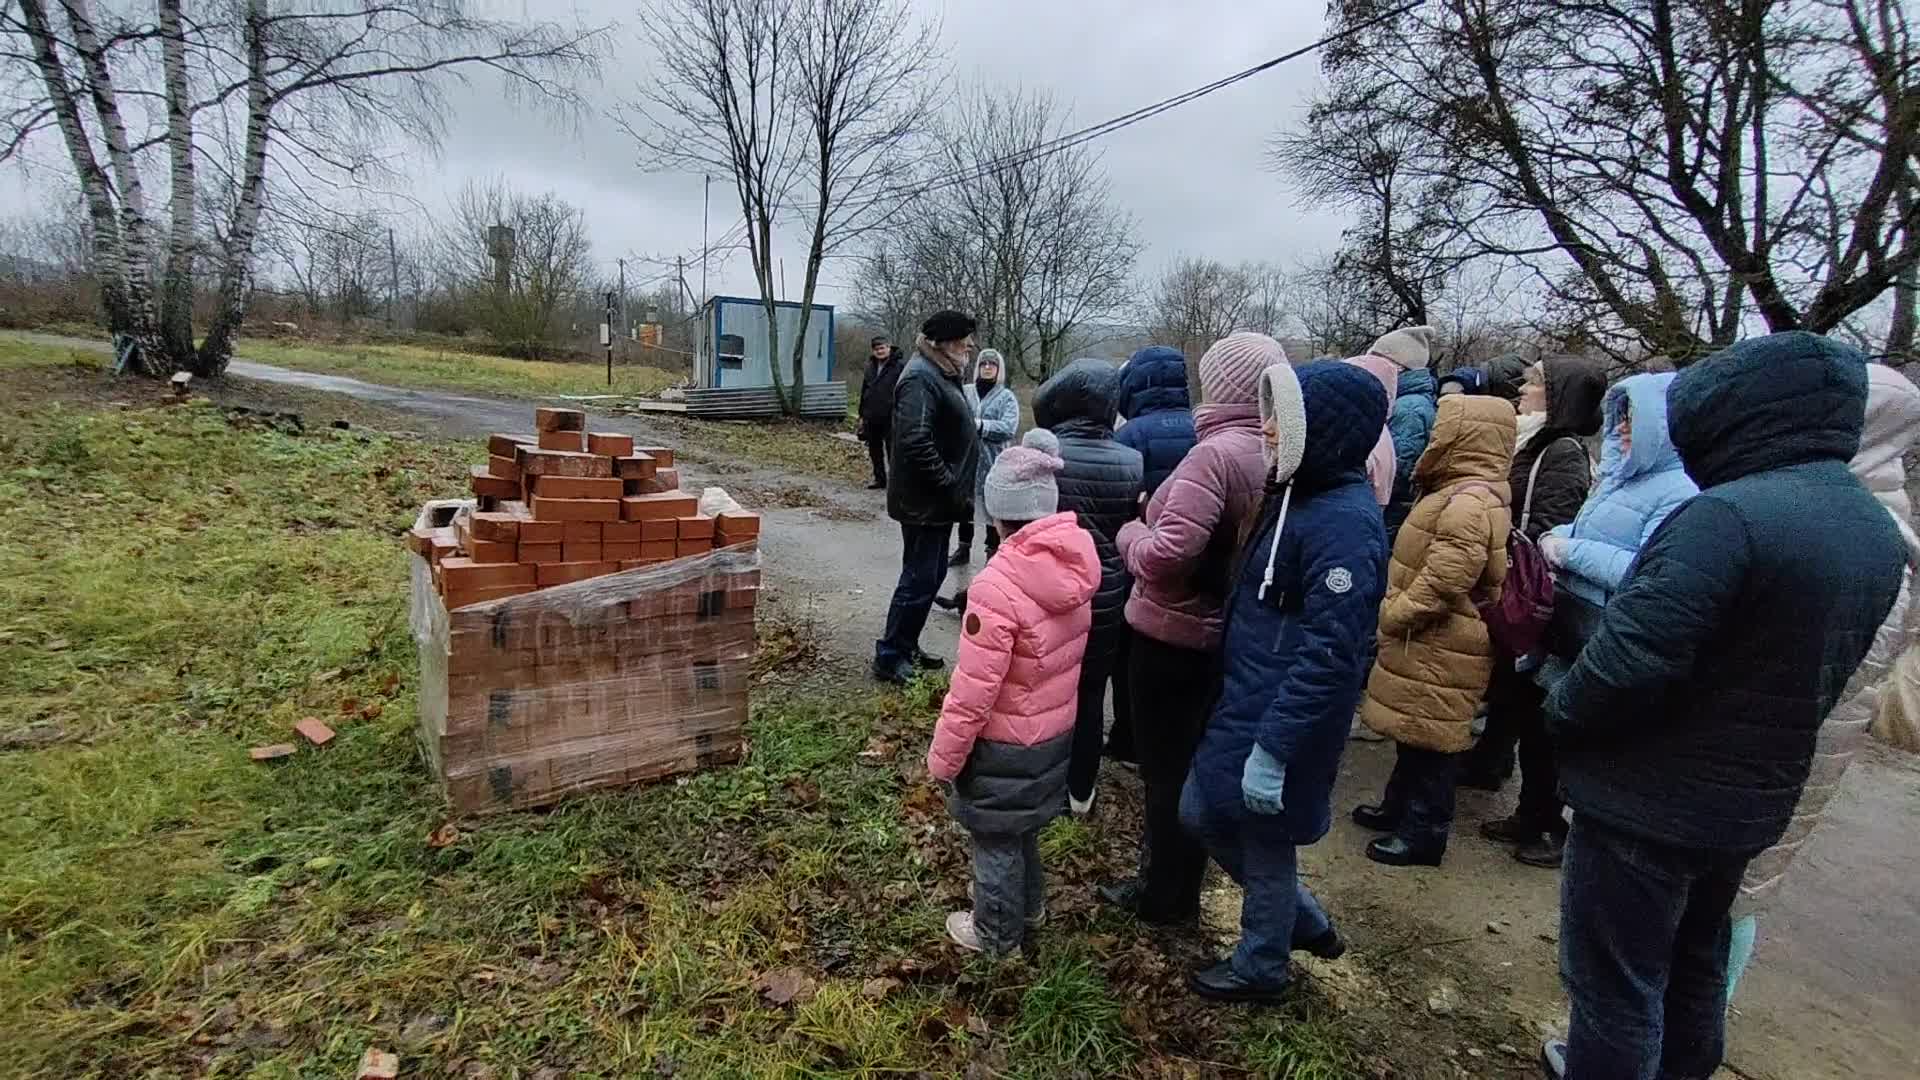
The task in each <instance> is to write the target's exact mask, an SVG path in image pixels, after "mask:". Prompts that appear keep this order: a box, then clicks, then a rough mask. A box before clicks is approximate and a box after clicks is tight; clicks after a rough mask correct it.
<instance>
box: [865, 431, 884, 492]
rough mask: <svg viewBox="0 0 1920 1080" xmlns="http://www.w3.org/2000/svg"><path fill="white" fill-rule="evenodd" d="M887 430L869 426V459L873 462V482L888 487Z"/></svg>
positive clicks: (867, 437) (867, 439) (867, 438)
mask: <svg viewBox="0 0 1920 1080" xmlns="http://www.w3.org/2000/svg"><path fill="white" fill-rule="evenodd" d="M887 434H888V432H887V429H886V428H876V427H874V426H873V425H872V424H868V425H867V434H866V436H865V442H866V444H867V459H868V460H870V461H872V462H873V482H874V483H876V484H879V485H880V486H881V487H886V486H887Z"/></svg>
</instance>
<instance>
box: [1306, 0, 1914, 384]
mask: <svg viewBox="0 0 1920 1080" xmlns="http://www.w3.org/2000/svg"><path fill="white" fill-rule="evenodd" d="M1377 9H1378V6H1377V5H1375V4H1373V3H1372V2H1371V0H1366V2H1339V3H1336V4H1335V5H1334V8H1333V16H1334V18H1335V20H1336V21H1340V22H1358V21H1360V20H1362V19H1364V18H1368V17H1370V16H1371V15H1372V14H1374V12H1375V11H1376V10H1377ZM1326 65H1327V70H1328V74H1329V78H1330V86H1331V88H1332V89H1331V90H1330V93H1332V94H1335V95H1339V94H1340V93H1341V92H1342V89H1343V88H1345V89H1346V90H1349V91H1351V93H1348V94H1347V96H1346V97H1344V98H1343V99H1342V104H1343V106H1344V107H1345V108H1347V109H1349V110H1351V111H1350V112H1349V114H1348V115H1349V116H1359V117H1364V118H1367V119H1368V120H1369V121H1377V122H1379V123H1381V124H1385V125H1387V126H1388V128H1389V129H1390V130H1395V131H1404V130H1410V131H1412V132H1413V133H1414V134H1415V136H1416V137H1415V138H1414V139H1413V141H1412V145H1413V146H1414V147H1415V148H1416V149H1417V151H1418V152H1415V153H1413V154H1411V155H1409V156H1408V157H1407V158H1406V159H1405V160H1404V162H1403V164H1404V167H1405V168H1406V169H1408V170H1410V173H1409V174H1407V175H1410V176H1411V178H1412V180H1413V181H1414V183H1415V184H1416V186H1429V187H1431V188H1432V189H1433V190H1435V191H1436V192H1438V193H1440V194H1442V195H1443V196H1444V197H1445V199H1446V200H1447V204H1448V205H1449V206H1450V207H1452V210H1451V218H1450V220H1449V221H1448V222H1447V224H1448V225H1450V226H1453V227H1455V228H1457V229H1458V230H1459V232H1458V235H1459V238H1460V239H1461V241H1462V242H1463V243H1464V244H1465V245H1466V251H1465V255H1466V256H1467V257H1469V258H1473V259H1475V260H1485V261H1493V262H1498V263H1502V264H1504V265H1505V266H1507V267H1509V268H1518V269H1520V270H1522V271H1524V272H1526V273H1528V274H1530V275H1531V276H1532V281H1533V285H1534V287H1535V288H1536V289H1538V290H1539V291H1540V292H1541V294H1542V295H1543V296H1544V297H1545V298H1546V302H1547V304H1548V306H1549V308H1552V309H1557V310H1558V311H1560V312H1561V313H1562V314H1563V316H1565V318H1564V320H1563V321H1564V322H1565V323H1566V324H1567V325H1570V326H1577V327H1580V328H1581V329H1582V332H1584V333H1590V334H1593V335H1594V336H1595V340H1596V342H1597V343H1600V344H1604V345H1606V346H1607V347H1608V348H1609V349H1610V350H1611V351H1613V352H1615V354H1616V355H1626V354H1629V353H1631V352H1633V351H1635V350H1642V351H1644V350H1648V349H1651V350H1657V351H1661V352H1666V353H1669V354H1672V355H1676V356H1681V357H1685V356H1689V355H1695V354H1698V353H1700V352H1702V351H1704V350H1708V349H1711V348H1715V347H1718V346H1721V345H1725V344H1727V343H1729V342H1731V341H1733V340H1735V339H1736V338H1737V337H1739V336H1740V335H1741V334H1742V333H1745V332H1747V331H1748V330H1749V329H1750V328H1752V327H1754V326H1764V327H1765V328H1767V329H1769V330H1788V329H1807V330H1813V331H1816V332H1826V331H1829V330H1833V329H1835V328H1837V327H1839V326H1841V325H1842V324H1843V323H1844V321H1845V320H1846V319H1847V318H1848V317H1849V316H1851V315H1852V314H1853V313H1854V312H1857V311H1859V310H1861V309H1862V308H1864V307H1866V306H1867V305H1870V304H1872V303H1873V302H1874V301H1875V300H1876V299H1877V298H1879V297H1881V296H1882V295H1884V294H1885V293H1886V292H1887V291H1888V290H1890V289H1892V288H1894V287H1895V285H1896V283H1897V282H1898V281H1899V280H1900V278H1901V275H1902V274H1903V273H1905V272H1906V271H1907V269H1908V268H1909V267H1912V266H1914V265H1915V264H1916V263H1917V262H1920V209H1916V201H1915V200H1914V199H1913V198H1912V195H1913V193H1914V191H1915V188H1916V185H1917V184H1920V177H1917V176H1916V171H1915V164H1914V163H1915V153H1916V150H1917V149H1920V47H1917V46H1916V44H1915V42H1914V41H1913V38H1912V34H1911V31H1910V27H1909V15H1908V11H1907V7H1906V5H1905V4H1903V3H1902V2H1901V0H1739V2H1736V0H1631V2H1627V3H1616V4H1588V3H1584V2H1580V0H1441V2H1440V3H1439V4H1437V5H1428V6H1425V7H1422V8H1419V9H1415V10H1414V11H1412V12H1409V13H1407V14H1404V15H1400V16H1397V17H1396V18H1395V19H1394V20H1392V21H1391V22H1389V23H1386V24H1383V25H1381V26H1377V27H1374V28H1372V29H1369V30H1367V31H1365V32H1363V33H1361V34H1359V35H1358V36H1356V37H1355V38H1354V39H1353V40H1351V41H1350V42H1347V43H1344V44H1343V45H1342V46H1341V47H1339V48H1337V49H1335V50H1333V51H1332V52H1330V53H1329V54H1328V57H1327V60H1326ZM1356 130H1361V129H1360V128H1356Z"/></svg>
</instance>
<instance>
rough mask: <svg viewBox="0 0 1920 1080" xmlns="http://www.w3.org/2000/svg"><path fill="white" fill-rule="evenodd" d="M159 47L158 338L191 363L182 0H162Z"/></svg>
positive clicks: (193, 240)
mask: <svg viewBox="0 0 1920 1080" xmlns="http://www.w3.org/2000/svg"><path fill="white" fill-rule="evenodd" d="M160 34H161V41H160V48H161V56H162V59H163V70H164V72H165V75H166V87H167V157H168V162H169V166H170V177H171V180H172V190H171V193H170V197H169V200H168V208H167V209H168V218H169V222H170V223H169V229H170V232H169V234H168V237H167V265H166V269H165V271H163V272H162V276H161V282H160V336H161V338H162V339H163V340H164V341H165V342H166V348H167V351H168V352H169V353H170V354H171V355H172V356H173V357H175V358H176V366H181V367H185V366H191V365H190V363H189V361H190V360H191V358H192V357H193V355H194V352H193V256H194V252H195V250H196V245H197V236H196V231H197V228H198V224H197V222H196V221H195V220H194V199H193V196H194V182H195V181H194V161H193V112H192V109H191V107H190V105H189V95H188V89H187V43H186V37H185V30H184V29H183V28H182V26H181V20H180V0H160Z"/></svg>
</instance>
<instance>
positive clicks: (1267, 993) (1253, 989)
mask: <svg viewBox="0 0 1920 1080" xmlns="http://www.w3.org/2000/svg"><path fill="white" fill-rule="evenodd" d="M1187 988H1188V989H1190V990H1192V991H1193V992H1194V993H1196V994H1199V995H1200V996H1201V997H1203V998H1206V999H1207V1000H1208V1001H1228V1002H1235V1003H1240V1004H1246V1005H1278V1004H1281V1003H1282V1002H1284V1001H1285V1000H1286V999H1287V987H1286V986H1285V985H1281V986H1259V985H1257V984H1255V983H1250V982H1248V981H1247V980H1245V979H1243V978H1241V977H1240V976H1239V975H1238V974H1236V973H1235V972H1234V970H1233V964H1232V962H1231V961H1227V960H1222V961H1220V962H1219V963H1217V964H1215V965H1213V966H1212V967H1210V968H1208V969H1206V970H1205V971H1196V972H1194V973H1193V974H1191V975H1189V976H1187Z"/></svg>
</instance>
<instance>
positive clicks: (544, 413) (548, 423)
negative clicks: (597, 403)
mask: <svg viewBox="0 0 1920 1080" xmlns="http://www.w3.org/2000/svg"><path fill="white" fill-rule="evenodd" d="M533 426H534V427H535V428H537V429H539V430H541V431H585V430H587V414H586V413H583V412H581V411H580V410H579V409H546V408H541V409H535V410H533Z"/></svg>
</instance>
